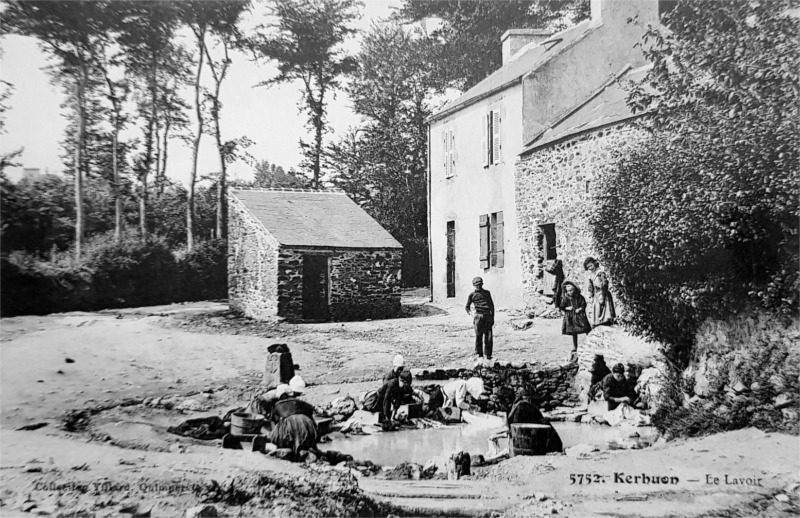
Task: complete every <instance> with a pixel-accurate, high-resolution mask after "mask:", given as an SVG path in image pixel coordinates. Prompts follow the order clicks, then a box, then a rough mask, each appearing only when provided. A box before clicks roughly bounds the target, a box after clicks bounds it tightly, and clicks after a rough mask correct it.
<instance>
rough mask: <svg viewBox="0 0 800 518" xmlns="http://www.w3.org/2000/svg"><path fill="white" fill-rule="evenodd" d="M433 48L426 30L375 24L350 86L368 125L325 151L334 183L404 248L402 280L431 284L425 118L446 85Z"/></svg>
mask: <svg viewBox="0 0 800 518" xmlns="http://www.w3.org/2000/svg"><path fill="white" fill-rule="evenodd" d="M435 50H436V49H435V47H434V46H433V44H432V42H431V40H429V39H428V38H426V37H425V34H424V33H421V32H418V31H413V32H408V31H406V30H405V29H404V28H403V27H402V26H400V25H399V24H391V25H387V26H385V27H380V26H375V27H373V28H372V30H371V31H370V33H369V34H367V35H366V36H365V38H364V41H363V44H362V47H361V53H360V54H359V56H358V61H359V65H360V66H359V67H358V69H357V71H356V72H355V73H354V74H353V75H352V81H351V83H350V86H349V87H348V93H349V95H350V98H351V99H352V101H353V107H354V109H355V111H356V112H357V113H358V114H360V115H362V117H363V118H364V120H365V123H364V124H363V125H362V126H361V127H360V128H358V129H357V130H355V131H351V132H350V133H349V134H347V135H345V137H344V138H343V139H341V140H340V142H339V143H337V144H333V145H331V146H330V147H329V148H328V153H327V155H326V165H328V168H329V170H330V171H331V175H332V181H333V183H334V184H335V185H337V186H338V187H340V188H342V189H343V190H344V191H346V192H347V193H348V194H350V196H351V197H352V198H353V199H354V200H355V201H356V202H357V203H359V204H360V205H361V206H362V207H363V208H364V209H365V210H366V211H367V212H368V213H369V214H370V215H371V216H373V217H374V218H375V219H376V220H377V221H378V222H379V223H381V225H383V226H384V227H385V228H386V229H387V230H388V231H389V232H390V233H391V234H392V235H393V236H394V237H395V238H397V239H398V240H399V241H400V242H401V243H402V244H403V245H404V247H405V248H406V251H407V254H406V261H405V263H406V265H407V270H406V272H404V281H406V282H410V283H412V284H414V285H425V284H427V282H428V279H427V272H428V268H427V257H428V254H427V235H428V232H427V229H428V227H427V196H426V193H427V185H426V171H427V143H428V126H427V123H426V119H427V117H429V116H430V115H431V113H432V112H433V106H432V99H433V97H434V94H436V93H437V92H441V90H443V88H444V84H442V82H441V81H439V78H438V76H437V74H436V71H435V69H434V67H433V66H432V64H431V63H432V62H433V60H432V59H431V58H432V55H433V53H434V52H435ZM420 272H422V273H420ZM412 275H416V276H418V277H414V276H412Z"/></svg>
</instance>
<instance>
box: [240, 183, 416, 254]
mask: <svg viewBox="0 0 800 518" xmlns="http://www.w3.org/2000/svg"><path fill="white" fill-rule="evenodd" d="M230 194H231V196H233V197H235V198H236V199H237V200H239V201H240V202H241V203H242V204H243V205H244V207H245V208H246V209H247V210H248V212H250V214H251V215H253V217H255V218H256V219H257V220H258V221H260V222H261V224H262V225H264V228H266V229H267V230H268V231H269V233H270V234H272V235H273V236H274V237H275V239H277V240H278V242H279V243H280V244H281V245H283V246H287V247H292V246H309V247H330V248H371V249H376V248H380V249H384V248H402V245H401V244H400V243H398V242H397V240H396V239H394V238H393V237H392V236H391V234H389V232H387V231H386V229H384V228H383V227H382V226H381V225H380V224H379V223H378V222H377V221H375V220H374V219H372V217H371V216H370V215H369V214H367V213H366V212H364V209H362V208H361V207H359V206H358V205H357V204H356V203H355V202H354V201H353V200H351V199H350V198H349V197H348V196H347V195H346V194H345V193H343V192H332V191H311V190H300V189H295V190H290V189H275V190H270V189H263V190H256V189H253V190H232V191H231V193H230Z"/></svg>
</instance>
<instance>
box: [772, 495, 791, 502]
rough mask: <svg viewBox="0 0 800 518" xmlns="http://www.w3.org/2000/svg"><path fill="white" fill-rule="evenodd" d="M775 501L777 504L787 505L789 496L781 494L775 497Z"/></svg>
mask: <svg viewBox="0 0 800 518" xmlns="http://www.w3.org/2000/svg"><path fill="white" fill-rule="evenodd" d="M775 500H777V501H778V502H783V503H787V502H788V501H789V495H784V494H783V493H781V494H779V495H775Z"/></svg>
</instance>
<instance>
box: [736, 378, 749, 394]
mask: <svg viewBox="0 0 800 518" xmlns="http://www.w3.org/2000/svg"><path fill="white" fill-rule="evenodd" d="M732 388H733V391H734V392H736V393H737V394H743V393H744V392H747V386H746V385H745V384H744V383H742V382H741V381H737V382H736V383H735V384H734V385H733V387H732Z"/></svg>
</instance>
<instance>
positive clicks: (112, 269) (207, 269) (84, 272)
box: [0, 235, 227, 316]
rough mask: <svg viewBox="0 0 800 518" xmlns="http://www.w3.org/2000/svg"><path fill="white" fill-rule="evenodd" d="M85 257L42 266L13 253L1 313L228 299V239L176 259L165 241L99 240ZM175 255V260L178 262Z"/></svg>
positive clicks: (4, 274) (6, 261)
mask: <svg viewBox="0 0 800 518" xmlns="http://www.w3.org/2000/svg"><path fill="white" fill-rule="evenodd" d="M84 251H85V253H84V258H83V259H82V260H80V261H75V260H74V259H72V258H71V257H72V254H70V255H68V256H65V257H64V258H63V259H62V260H61V261H60V262H59V263H57V264H56V263H50V262H43V261H41V260H40V259H39V258H38V257H37V256H35V255H33V254H27V253H23V252H13V253H11V254H10V255H8V256H6V257H3V258H2V264H0V268H2V269H1V270H0V275H1V277H0V282H2V285H1V286H2V297H0V314H1V315H2V316H14V315H30V314H33V315H44V314H48V313H56V312H64V311H94V310H100V309H108V308H121V307H136V306H152V305H158V304H170V303H173V302H183V301H191V300H208V299H219V298H226V297H227V255H226V243H225V241H224V240H216V241H207V242H201V243H199V244H198V245H197V247H196V248H195V249H194V250H193V251H192V252H189V253H187V252H183V253H180V254H173V252H172V251H171V250H170V249H169V248H168V246H167V244H166V242H165V241H164V240H162V239H151V240H150V241H148V242H147V243H144V242H142V241H141V240H140V239H139V238H138V237H136V236H133V237H126V238H125V239H123V241H122V242H121V243H119V244H117V243H114V242H113V239H112V237H111V236H110V235H101V236H96V237H95V238H93V239H91V240H89V241H88V242H87V243H86V245H85V247H84ZM176 255H177V257H176Z"/></svg>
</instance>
